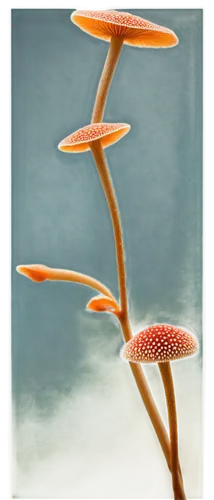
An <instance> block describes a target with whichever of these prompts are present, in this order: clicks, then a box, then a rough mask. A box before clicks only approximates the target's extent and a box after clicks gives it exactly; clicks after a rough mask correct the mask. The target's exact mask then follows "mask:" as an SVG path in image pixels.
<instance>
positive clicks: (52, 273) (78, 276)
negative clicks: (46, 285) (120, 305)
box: [47, 268, 117, 303]
mask: <svg viewBox="0 0 214 500" xmlns="http://www.w3.org/2000/svg"><path fill="white" fill-rule="evenodd" d="M47 279H48V280H49V281H72V282H75V283H81V284H82V285H86V286H89V287H91V288H95V290H98V292H100V293H102V294H103V295H106V296H107V297H110V298H111V299H113V300H114V302H116V303H117V301H116V299H115V298H114V296H113V295H112V293H111V292H110V290H109V289H108V288H107V287H106V286H105V285H103V284H102V283H101V282H100V281H98V280H96V279H95V278H92V277H91V276H88V275H87V274H82V273H77V272H75V271H69V270H67V269H54V268H49V273H48V278H47Z"/></svg>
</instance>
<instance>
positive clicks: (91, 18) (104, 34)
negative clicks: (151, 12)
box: [71, 10, 178, 48]
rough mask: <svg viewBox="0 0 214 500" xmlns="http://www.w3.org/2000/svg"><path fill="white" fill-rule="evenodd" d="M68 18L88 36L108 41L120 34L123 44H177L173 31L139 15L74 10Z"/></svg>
mask: <svg viewBox="0 0 214 500" xmlns="http://www.w3.org/2000/svg"><path fill="white" fill-rule="evenodd" d="M71 20H72V21H73V23H74V24H76V25H77V26H78V27H79V28H81V29H82V30H83V31H86V33H89V34H90V35H92V36H94V37H96V38H101V39H103V40H106V41H110V39H111V38H112V36H114V37H122V38H123V41H124V43H125V44H126V45H135V46H138V47H151V48H162V47H163V48H164V47H174V46H175V45H177V44H178V38H177V36H176V35H175V33H174V32H173V31H172V30H170V29H168V28H164V27H163V26H159V25H158V24H154V23H152V22H150V21H146V19H143V18H142V17H139V16H134V15H133V14H130V13H128V12H118V11H116V10H107V11H103V10H76V11H74V12H73V14H72V15H71Z"/></svg>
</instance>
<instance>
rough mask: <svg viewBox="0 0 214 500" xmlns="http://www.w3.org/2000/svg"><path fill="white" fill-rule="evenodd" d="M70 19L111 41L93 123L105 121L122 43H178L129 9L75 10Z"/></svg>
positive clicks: (152, 45) (166, 31)
mask: <svg viewBox="0 0 214 500" xmlns="http://www.w3.org/2000/svg"><path fill="white" fill-rule="evenodd" d="M71 20H72V21H73V23H74V24H76V25H77V26H78V27H79V28H81V29H82V30H83V31H85V32H86V33H89V34H90V35H92V36H94V37H96V38H100V39H102V40H105V41H107V42H110V47H109V52H108V55H107V58H106V62H105V66H104V69H103V72H102V76H101V79H100V83H99V86H98V91H97V96H96V100H95V105H94V110H93V115H92V120H91V121H92V123H98V122H101V121H102V117H103V113H104V108H105V102H106V98H107V95H108V90H109V87H110V83H111V80H112V77H113V74H114V70H115V67H116V64H117V61H118V59H119V56H120V53H121V50H122V46H123V44H126V45H132V46H135V47H147V48H153V49H154V48H155V49H157V48H166V47H174V46H175V45H177V44H178V38H177V36H176V35H175V33H174V32H173V31H172V30H170V29H168V28H165V27H163V26H159V25H157V24H154V23H152V22H150V21H147V20H145V19H143V18H141V17H139V16H135V15H133V14H130V13H128V12H118V11H116V10H109V11H99V10H94V11H93V10H90V11H86V10H83V11H81V10H76V11H74V12H73V13H72V15H71Z"/></svg>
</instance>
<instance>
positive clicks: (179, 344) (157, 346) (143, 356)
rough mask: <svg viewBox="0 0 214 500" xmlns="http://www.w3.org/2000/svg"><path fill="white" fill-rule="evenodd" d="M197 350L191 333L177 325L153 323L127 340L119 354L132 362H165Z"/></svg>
mask: <svg viewBox="0 0 214 500" xmlns="http://www.w3.org/2000/svg"><path fill="white" fill-rule="evenodd" d="M197 350H198V341H197V339H196V337H195V336H194V335H193V334H192V333H189V332H187V331H186V330H183V328H180V327H179V326H172V325H153V326H149V327H148V328H146V329H145V330H143V331H142V332H139V333H138V334H137V335H135V336H134V337H133V338H132V339H131V340H129V341H128V342H127V344H125V346H124V347H123V349H122V352H121V356H122V357H123V358H124V359H126V360H127V361H131V362H134V363H165V362H167V361H168V362H169V361H173V360H176V359H181V358H185V357H187V356H192V355H193V354H195V353H196V352H197Z"/></svg>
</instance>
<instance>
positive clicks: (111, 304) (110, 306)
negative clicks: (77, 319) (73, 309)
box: [86, 295, 120, 316]
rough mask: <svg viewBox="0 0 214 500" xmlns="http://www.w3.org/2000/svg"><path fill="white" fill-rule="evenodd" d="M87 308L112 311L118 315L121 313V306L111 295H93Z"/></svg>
mask: <svg viewBox="0 0 214 500" xmlns="http://www.w3.org/2000/svg"><path fill="white" fill-rule="evenodd" d="M86 309H89V310H90V311H94V312H111V313H113V314H115V315H116V316H117V315H118V314H119V313H120V308H119V305H118V304H117V302H115V301H114V300H113V299H111V298H109V297H103V296H101V295H99V296H98V297H93V298H92V299H91V300H89V302H88V304H87V306H86Z"/></svg>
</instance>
